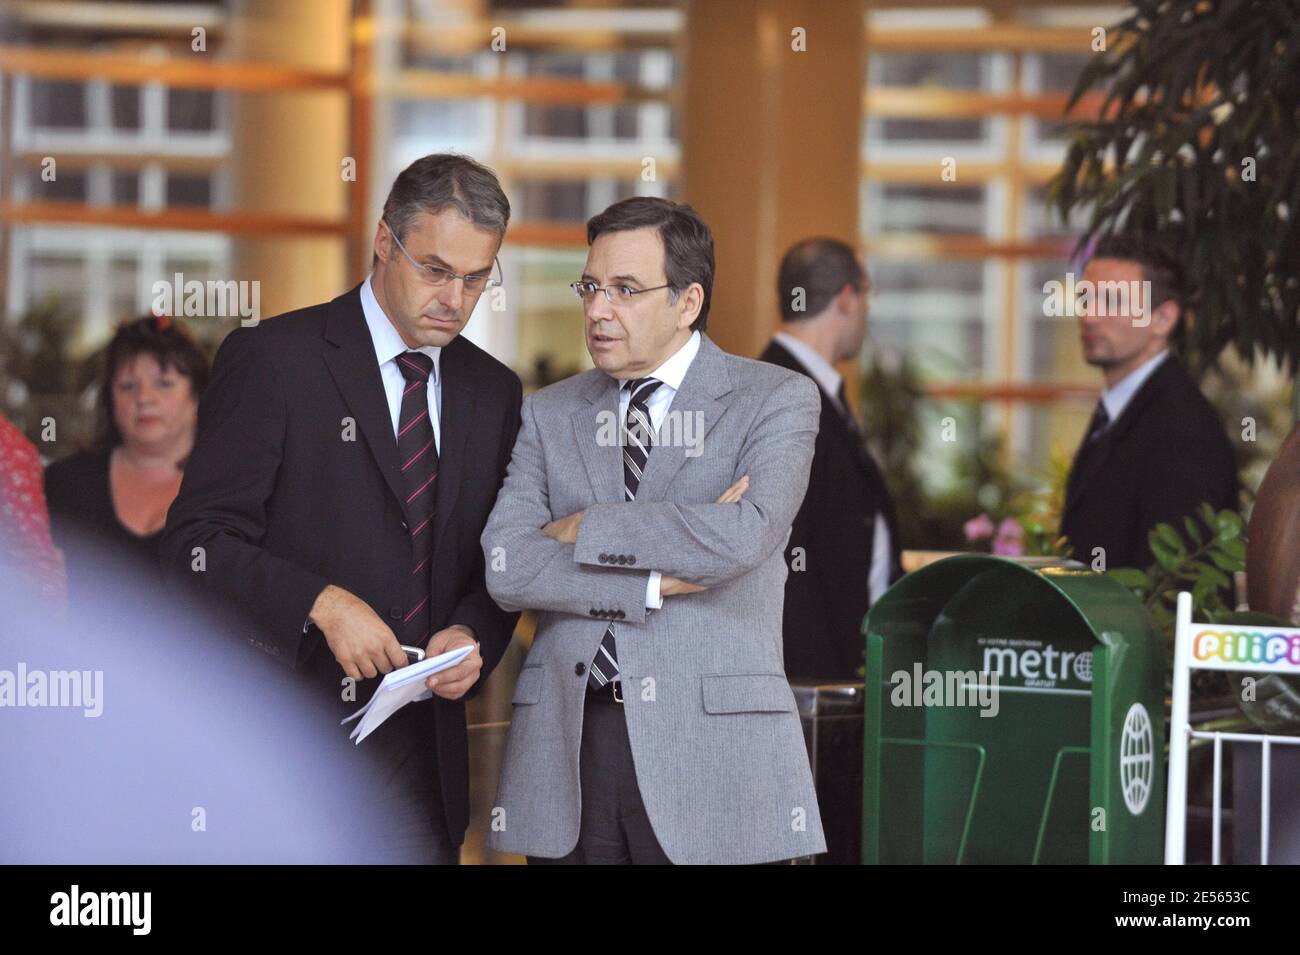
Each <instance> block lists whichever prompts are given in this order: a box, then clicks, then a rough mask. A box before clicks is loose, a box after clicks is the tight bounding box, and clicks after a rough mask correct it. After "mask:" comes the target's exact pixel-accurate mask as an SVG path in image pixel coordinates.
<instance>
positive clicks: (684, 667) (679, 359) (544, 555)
mask: <svg viewBox="0 0 1300 955" xmlns="http://www.w3.org/2000/svg"><path fill="white" fill-rule="evenodd" d="M587 241H588V244H589V246H590V249H589V252H588V255H587V264H586V269H585V271H584V272H583V275H582V278H581V280H580V281H578V282H575V283H574V284H573V288H574V291H575V293H576V294H577V296H578V298H579V299H581V301H582V304H583V309H584V311H585V315H586V338H587V348H588V351H589V352H590V354H591V357H592V361H593V363H594V364H595V366H596V367H595V368H594V369H592V370H591V371H588V372H585V373H583V374H580V375H576V376H574V377H572V378H569V379H567V380H565V381H562V382H560V383H558V384H556V385H552V386H551V387H549V388H545V389H543V390H541V391H539V392H538V393H537V394H535V395H533V396H531V397H530V398H529V399H528V400H527V401H526V402H525V403H524V409H523V425H522V428H521V430H520V433H519V438H518V440H517V442H516V444H515V448H514V453H513V456H512V459H511V463H510V469H509V473H508V476H507V477H506V481H505V485H504V487H503V488H502V490H501V493H500V495H499V496H498V498H497V503H496V506H495V507H494V509H493V511H492V514H491V516H490V517H489V519H488V523H487V526H486V528H485V530H484V532H483V536H482V544H483V552H484V555H485V559H486V563H487V568H488V569H487V585H488V590H489V592H490V593H491V594H492V596H493V598H494V599H495V600H496V601H497V603H498V604H500V605H501V607H503V608H504V609H507V610H522V609H532V610H536V611H538V626H537V633H536V637H535V639H534V642H533V647H532V651H531V652H530V653H529V655H528V659H527V661H526V662H525V664H524V667H523V670H522V672H521V674H520V677H519V682H518V684H517V687H516V689H515V694H514V717H513V723H512V726H511V729H510V738H509V742H508V744H507V748H506V756H505V764H504V768H503V770H502V775H501V782H500V788H499V790H498V795H497V803H496V807H495V809H494V812H493V815H492V825H491V829H492V831H491V834H490V836H489V845H491V846H492V848H494V849H496V850H498V851H502V852H513V853H523V854H525V855H527V856H529V859H530V861H534V862H542V861H560V862H565V863H665V862H674V863H759V862H771V861H776V860H780V859H789V858H794V857H799V856H807V855H812V854H815V853H818V852H823V851H825V840H824V838H823V835H822V826H821V818H820V815H819V814H818V810H817V799H816V795H815V793H814V791H813V781H812V774H811V772H810V770H809V766H808V755H807V750H806V748H805V746H804V740H803V734H802V731H801V728H800V724H799V716H798V713H797V711H796V708H795V701H794V695H793V693H792V692H791V690H790V687H789V684H788V682H787V681H786V676H785V672H784V669H783V655H782V645H781V630H782V628H781V611H782V601H783V599H784V593H785V589H784V587H785V578H786V573H787V571H786V564H785V560H784V558H783V548H784V547H785V544H786V540H787V538H788V536H789V533H790V524H791V521H792V520H793V519H794V515H795V513H796V512H797V511H798V509H799V504H800V502H801V501H802V500H803V496H804V491H805V489H806V487H807V484H808V472H809V466H810V462H811V461H812V455H813V443H814V440H815V439H816V436H817V427H818V417H819V414H820V409H821V404H820V398H819V396H818V394H817V388H816V386H815V385H814V384H813V383H812V381H811V380H810V379H808V378H807V377H805V376H803V375H799V374H796V373H793V372H790V371H787V370H785V369H782V368H778V367H776V366H774V365H769V364H765V363H761V362H756V361H750V360H748V359H744V358H738V357H736V356H734V355H729V354H727V353H725V352H723V351H721V350H720V349H719V348H718V347H717V346H716V345H715V344H713V342H712V341H710V340H709V339H708V337H707V336H706V335H705V334H704V329H705V323H706V321H707V318H708V312H709V297H710V293H711V291H712V287H713V271H714V260H713V237H712V235H711V233H710V232H709V228H708V226H707V225H706V224H705V223H704V222H703V220H701V219H700V217H699V216H698V215H697V214H696V213H695V212H694V211H693V210H691V209H690V207H688V206H684V205H678V204H676V203H673V202H669V201H667V200H664V199H655V198H646V197H637V198H632V199H625V200H623V201H622V202H618V203H615V204H614V205H613V206H611V207H610V208H608V209H606V210H605V211H604V212H602V213H601V214H600V215H598V216H596V217H595V218H593V219H592V220H591V221H590V222H589V223H588V224H587Z"/></svg>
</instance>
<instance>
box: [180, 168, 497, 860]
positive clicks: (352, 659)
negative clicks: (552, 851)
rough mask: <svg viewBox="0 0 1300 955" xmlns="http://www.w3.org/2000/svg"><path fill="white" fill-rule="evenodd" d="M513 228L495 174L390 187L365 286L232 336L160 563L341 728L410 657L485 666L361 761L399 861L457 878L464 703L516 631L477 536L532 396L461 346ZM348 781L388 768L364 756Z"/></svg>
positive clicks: (436, 694) (395, 722)
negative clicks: (283, 666) (452, 653)
mask: <svg viewBox="0 0 1300 955" xmlns="http://www.w3.org/2000/svg"><path fill="white" fill-rule="evenodd" d="M509 216H510V206H509V202H508V201H507V199H506V196H505V194H504V193H503V192H502V190H501V187H500V184H499V183H498V182H497V179H496V176H495V175H494V174H493V173H492V172H491V170H489V169H487V168H486V167H484V166H481V165H479V164H478V163H476V162H474V161H473V160H470V159H468V158H465V157H462V156H454V155H433V156H426V157H424V158H422V159H419V160H417V161H416V162H414V163H412V164H411V166H409V167H408V168H407V169H406V170H404V171H403V172H402V173H401V174H400V175H399V176H398V177H397V180H396V181H395V182H394V184H393V187H392V190H391V192H390V193H389V195H388V199H387V201H386V202H385V204H384V212H383V218H382V219H381V221H380V222H379V225H378V227H377V230H376V234H375V242H374V265H373V271H372V273H371V275H370V276H369V277H368V278H367V279H366V280H365V281H364V282H363V283H362V284H361V285H359V286H357V287H355V288H353V289H351V290H350V291H348V292H345V293H344V294H343V295H340V296H339V297H338V298H336V299H334V300H333V301H330V302H326V303H323V304H320V305H314V306H311V307H309V308H304V309H301V310H298V311H295V312H290V313H288V314H285V315H281V316H278V317H276V318H272V319H269V320H267V321H265V322H262V323H260V324H258V325H256V326H254V327H249V328H240V329H237V330H236V331H234V332H232V333H231V334H230V335H229V336H228V337H227V338H226V340H225V342H224V343H223V344H222V347H221V349H220V351H219V353H218V355H217V358H216V363H215V366H214V368H213V379H212V383H211V385H210V387H209V389H208V391H207V392H206V394H205V395H204V397H203V400H202V403H201V405H200V408H199V426H198V435H197V439H196V443H195V447H194V452H193V455H192V456H191V457H190V459H189V461H188V463H187V465H186V468H185V477H184V481H183V483H182V485H181V490H180V494H179V496H178V497H177V499H176V501H175V503H174V504H173V505H172V507H171V510H170V512H169V514H168V520H167V527H166V531H165V533H164V538H163V542H162V547H161V551H162V558H163V563H164V568H165V570H166V571H167V573H168V575H169V576H170V577H173V578H184V579H188V580H191V581H194V582H197V583H198V584H199V585H201V586H202V587H203V588H205V589H206V590H208V591H211V592H213V593H215V594H216V595H217V596H218V597H219V599H220V600H221V601H223V602H225V603H228V604H230V605H233V606H236V607H238V608H239V609H241V610H242V611H243V612H244V613H245V614H246V615H247V616H248V617H251V619H252V623H253V626H254V631H253V632H254V634H255V635H254V636H252V637H249V640H248V642H249V643H252V644H254V645H255V646H258V647H260V648H261V649H262V650H265V651H266V652H268V653H269V654H270V655H272V656H274V657H277V658H279V659H280V660H281V661H282V662H284V663H287V664H290V665H291V666H293V667H295V668H296V670H297V672H298V674H299V675H300V677H301V679H303V680H306V681H310V682H311V683H312V684H313V685H314V686H315V687H316V688H317V692H318V693H319V694H320V695H321V697H322V698H323V699H332V700H333V701H334V702H335V704H336V710H337V712H338V713H339V715H340V718H341V717H342V716H343V715H347V714H350V713H352V712H355V711H356V710H357V709H358V708H359V707H360V706H361V705H363V704H364V703H365V702H366V701H367V700H368V699H369V697H370V695H371V694H372V693H373V692H374V689H375V687H376V686H378V683H379V679H380V678H381V677H382V675H383V674H386V673H389V672H390V671H392V670H393V669H394V668H396V667H400V666H403V665H405V664H406V663H407V662H408V657H407V654H406V652H405V651H404V650H403V649H402V647H403V646H411V647H419V648H423V649H424V650H425V651H426V653H427V654H428V655H429V656H433V655H435V654H438V653H441V652H444V651H447V650H451V649H454V648H456V647H460V646H469V647H471V648H472V650H471V652H470V654H469V656H468V657H466V658H465V659H464V660H463V661H462V662H460V663H459V664H458V665H457V666H455V667H454V668H451V669H449V670H446V671H443V672H442V673H439V674H437V675H436V676H435V677H430V678H429V681H428V686H429V689H430V690H431V691H432V698H431V699H427V700H424V701H420V702H417V703H413V704H410V705H408V706H407V707H405V708H404V709H403V710H401V711H399V712H398V713H397V714H395V715H394V716H392V717H390V718H389V720H388V721H387V722H386V723H385V724H384V725H383V726H381V727H380V728H379V729H378V730H376V731H375V732H374V733H373V734H372V735H371V736H369V737H368V738H367V739H366V740H365V741H364V742H363V743H362V744H361V749H363V750H366V751H367V753H368V755H371V756H377V757H378V759H379V763H380V767H381V768H380V770H379V771H380V772H383V773H385V774H387V775H389V776H390V777H391V779H392V798H391V799H386V800H385V802H384V804H383V805H378V806H373V807H372V806H361V807H358V811H361V812H367V813H372V814H375V815H378V816H381V817H382V818H383V819H384V820H385V822H384V827H383V828H384V831H386V832H388V833H390V834H391V842H389V843H388V844H387V845H385V846H382V847H377V851H378V854H379V857H380V858H381V859H382V860H383V861H395V862H438V863H454V862H456V861H457V859H458V852H459V849H458V847H459V845H460V843H461V842H462V841H463V839H464V833H465V829H466V825H467V820H468V816H469V757H468V741H467V735H466V725H465V703H464V700H465V697H466V695H467V694H470V695H472V694H473V692H474V691H475V690H476V689H477V688H478V687H479V686H481V683H482V680H483V679H484V678H486V676H487V674H488V673H490V672H491V670H492V668H493V667H494V666H495V665H496V664H497V662H498V661H499V660H500V659H501V656H502V654H503V653H504V651H505V649H506V646H507V644H508V643H509V642H510V639H511V635H512V633H513V630H514V624H515V621H516V619H517V615H516V614H510V613H505V612H503V611H502V610H501V609H500V608H498V607H497V606H496V604H495V603H494V602H493V601H492V599H491V597H490V596H489V595H488V592H487V588H486V585H485V581H484V562H483V554H482V551H481V549H480V547H479V537H480V535H481V534H482V531H483V526H484V523H485V522H486V520H487V516H488V514H489V512H490V511H491V510H492V505H493V504H494V502H495V500H496V496H497V491H498V489H499V488H500V486H501V483H502V481H503V480H504V477H505V473H506V468H507V466H508V464H509V462H510V452H511V448H512V447H513V446H514V441H515V435H516V433H517V431H518V429H519V408H520V403H521V398H522V389H521V386H520V382H519V378H518V377H517V376H516V375H515V374H514V373H513V372H511V371H510V370H509V369H508V368H507V367H506V366H505V365H503V364H501V363H500V362H498V361H496V360H495V359H494V358H492V357H491V356H489V355H488V354H487V353H486V352H484V351H482V350H481V349H479V348H478V347H477V346H475V345H474V344H472V343H471V342H469V341H468V340H466V339H465V338H464V337H463V336H461V334H460V332H461V330H462V329H463V328H464V327H465V323H466V322H467V320H468V319H469V316H470V314H471V312H472V311H473V309H474V306H475V304H476V303H477V302H478V299H479V296H480V295H481V294H482V293H483V291H484V290H485V289H487V288H489V287H491V286H492V285H494V284H496V283H497V282H498V281H499V277H500V266H499V264H498V263H497V262H496V256H497V252H498V250H499V249H500V246H501V241H502V238H503V236H504V235H505V230H506V225H507V222H508V220H509ZM245 635H246V634H245ZM346 731H347V730H346V729H345V728H340V732H346ZM363 765H364V766H365V767H366V768H364V769H363ZM340 769H341V771H342V772H341V778H342V779H344V780H345V779H346V777H347V774H348V772H349V769H348V768H347V767H340ZM351 771H352V772H355V773H362V772H374V770H372V769H370V768H369V764H368V763H367V764H362V763H361V762H360V759H359V760H358V763H357V764H356V766H354V767H352V768H351ZM340 861H347V860H340Z"/></svg>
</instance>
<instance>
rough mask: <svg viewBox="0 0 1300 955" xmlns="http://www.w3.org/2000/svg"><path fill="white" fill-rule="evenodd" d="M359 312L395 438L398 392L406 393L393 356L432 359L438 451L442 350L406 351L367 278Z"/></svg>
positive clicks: (423, 347)
mask: <svg viewBox="0 0 1300 955" xmlns="http://www.w3.org/2000/svg"><path fill="white" fill-rule="evenodd" d="M361 311H362V312H364V313H365V316H366V327H367V328H369V329H370V340H371V341H372V342H374V345H375V357H376V358H377V359H378V360H379V374H380V377H382V378H383V380H384V396H385V397H387V398H388V414H389V417H391V418H392V420H393V437H394V438H395V437H397V425H398V418H399V417H400V416H401V413H402V392H403V391H405V390H406V379H405V378H403V377H402V370H401V369H400V368H398V367H397V356H398V355H400V354H402V353H403V352H408V351H418V352H423V353H424V354H426V355H428V356H429V357H430V358H432V359H433V371H431V372H430V373H429V420H430V421H431V422H433V441H434V447H435V448H437V449H438V450H439V451H441V449H442V426H441V423H440V421H439V418H440V414H441V409H442V374H441V369H440V368H439V361H440V358H441V355H442V349H441V348H439V347H437V346H436V345H421V346H420V347H419V348H408V347H407V345H406V342H404V341H402V336H401V335H399V334H397V329H396V328H394V327H393V323H392V322H391V321H389V319H388V316H387V315H386V314H385V313H384V310H383V309H382V308H381V307H380V306H379V299H377V298H375V291H374V289H373V288H371V287H370V276H366V280H365V281H364V282H362V283H361Z"/></svg>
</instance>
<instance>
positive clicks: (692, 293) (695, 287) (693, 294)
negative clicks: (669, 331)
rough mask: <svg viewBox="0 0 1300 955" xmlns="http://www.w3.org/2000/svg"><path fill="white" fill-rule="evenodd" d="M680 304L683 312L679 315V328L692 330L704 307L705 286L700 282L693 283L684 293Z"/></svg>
mask: <svg viewBox="0 0 1300 955" xmlns="http://www.w3.org/2000/svg"><path fill="white" fill-rule="evenodd" d="M678 304H679V305H680V306H681V311H680V312H678V313H677V327H678V328H690V327H691V326H692V325H694V324H695V320H696V319H697V318H699V317H700V309H702V308H703V307H704V286H703V285H701V284H700V283H699V282H692V283H691V284H690V285H688V286H687V287H686V291H684V292H683V293H682V295H681V299H680V301H679V302H678Z"/></svg>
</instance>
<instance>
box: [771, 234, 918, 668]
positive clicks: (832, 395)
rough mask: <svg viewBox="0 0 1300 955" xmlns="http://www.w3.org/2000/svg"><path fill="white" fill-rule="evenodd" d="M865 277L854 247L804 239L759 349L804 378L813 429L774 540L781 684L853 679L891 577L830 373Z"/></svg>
mask: <svg viewBox="0 0 1300 955" xmlns="http://www.w3.org/2000/svg"><path fill="white" fill-rule="evenodd" d="M869 289H870V280H869V279H868V277H867V272H866V269H865V268H864V267H863V264H862V262H861V260H860V259H859V258H858V255H857V253H856V252H854V250H853V249H852V248H851V247H850V246H848V245H846V244H845V243H843V242H840V241H838V240H836V239H825V238H818V239H805V240H803V241H802V242H798V243H796V244H795V245H794V246H792V247H791V248H790V250H789V251H788V252H786V254H785V257H784V258H783V259H782V260H781V270H780V274H779V276H778V279H777V292H778V295H779V297H780V306H781V318H782V321H781V327H780V330H779V331H778V332H777V333H776V337H775V339H774V340H773V341H772V343H771V344H769V345H768V346H767V349H766V351H764V352H763V354H762V355H761V356H760V357H761V358H762V360H763V361H767V362H771V363H772V364H774V365H780V366H781V367H783V368H789V369H791V370H793V371H797V372H800V373H802V374H804V375H807V376H808V377H810V378H812V379H813V381H815V382H816V383H817V387H818V390H819V391H820V392H821V400H822V410H821V425H820V430H818V432H817V444H816V449H815V451H814V453H813V463H812V474H811V477H810V478H809V482H808V493H807V494H806V495H805V497H804V500H803V506H802V507H800V509H799V514H798V516H797V517H795V519H794V525H793V527H792V528H791V531H790V540H789V543H788V544H787V546H786V563H787V565H788V566H789V567H790V575H789V577H788V578H787V579H786V585H785V621H784V630H785V669H786V673H787V675H788V676H789V677H790V679H792V680H805V681H808V680H816V681H819V682H832V681H849V680H856V679H858V675H857V670H858V667H860V666H861V665H862V660H863V656H862V647H863V638H862V619H863V617H864V616H866V613H867V608H868V607H869V606H870V605H871V603H872V602H873V601H875V600H876V599H877V598H878V597H879V596H880V595H881V594H882V593H884V591H885V589H886V588H887V587H888V586H889V585H890V584H891V583H893V582H894V581H895V580H896V579H897V578H898V577H899V575H900V574H901V567H900V564H899V553H900V550H899V540H898V529H897V524H896V522H895V515H894V501H893V498H891V497H890V494H889V489H888V488H887V487H886V486H885V480H884V477H883V476H882V475H881V472H880V468H879V467H878V466H877V465H876V462H875V461H874V460H873V459H872V457H871V454H870V453H869V452H868V451H867V447H866V443H865V441H864V439H863V434H862V430H861V429H860V428H859V426H858V423H857V420H856V419H855V418H854V417H853V412H852V410H851V409H850V408H849V406H848V401H847V399H846V397H845V388H844V379H843V377H842V376H841V375H840V373H839V372H838V371H836V370H835V364H836V363H837V362H841V361H848V360H856V359H857V357H858V353H859V352H860V351H861V350H862V344H863V342H864V340H865V339H866V334H867V293H868V291H869Z"/></svg>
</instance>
